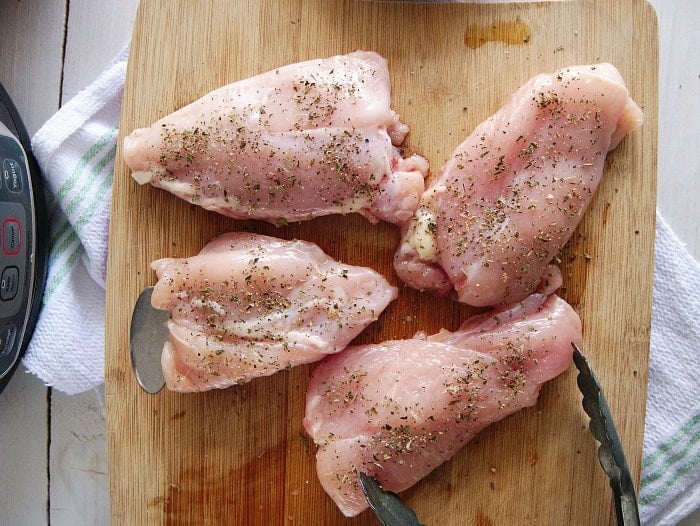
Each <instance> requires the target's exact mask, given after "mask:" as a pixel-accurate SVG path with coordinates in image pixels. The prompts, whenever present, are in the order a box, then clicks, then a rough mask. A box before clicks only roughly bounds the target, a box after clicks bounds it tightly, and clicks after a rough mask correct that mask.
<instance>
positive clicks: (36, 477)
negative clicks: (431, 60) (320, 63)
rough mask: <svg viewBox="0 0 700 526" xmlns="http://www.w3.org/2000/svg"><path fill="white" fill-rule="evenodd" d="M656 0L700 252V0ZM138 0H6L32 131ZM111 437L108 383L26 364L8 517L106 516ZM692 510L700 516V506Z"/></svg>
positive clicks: (114, 40) (6, 417)
mask: <svg viewBox="0 0 700 526" xmlns="http://www.w3.org/2000/svg"><path fill="white" fill-rule="evenodd" d="M611 1H612V0H611ZM651 3H652V4H653V5H654V6H655V7H656V9H657V12H658V16H659V30H660V51H661V52H660V56H661V64H660V103H659V110H660V119H659V122H660V130H659V184H658V208H659V210H660V211H661V213H662V215H663V216H664V217H665V218H666V220H667V221H668V223H669V224H670V225H671V227H672V228H673V229H674V230H675V231H676V233H677V234H678V236H679V237H680V238H681V239H682V240H683V241H684V242H685V243H686V244H687V245H688V246H689V248H690V251H691V253H692V254H693V255H694V256H695V257H696V259H700V211H698V205H699V204H700V199H699V197H700V53H699V52H698V50H700V24H699V23H698V20H700V1H698V0H652V1H651ZM137 5H138V0H114V1H107V0H99V1H95V0H70V1H69V0H0V82H2V84H3V85H4V86H5V88H6V89H7V91H8V92H9V93H10V95H11V96H12V97H13V99H14V101H15V104H16V105H17V106H18V108H19V111H20V113H21V115H22V117H23V119H24V121H25V124H26V126H27V128H28V131H29V133H30V135H32V134H34V132H36V131H37V130H38V129H39V127H40V126H41V125H42V124H43V123H44V122H45V121H46V120H47V119H48V118H49V117H50V116H51V115H52V114H53V113H54V112H56V110H57V109H58V108H59V107H60V106H61V104H63V103H65V102H67V101H68V100H70V99H71V98H72V97H73V96H74V95H75V94H76V93H78V92H79V91H80V90H81V89H82V88H83V87H85V86H87V85H88V84H89V83H90V82H92V81H93V80H94V79H95V78H96V77H97V75H98V74H99V73H100V72H101V71H102V70H103V69H104V68H105V67H106V66H107V64H108V63H109V61H110V60H111V58H112V57H113V56H114V55H116V54H117V52H118V51H119V50H120V49H121V48H122V46H124V45H125V44H126V43H127V42H128V40H129V36H130V33H131V28H132V25H133V21H134V17H135V13H136V8H137ZM105 438H106V437H105V413H104V396H103V390H102V389H96V390H94V391H90V392H87V393H83V394H81V395H76V396H66V395H63V394H62V393H60V392H57V391H53V390H51V389H48V388H46V387H44V386H43V385H42V384H41V382H40V381H39V380H37V379H36V378H35V377H33V376H31V375H29V374H27V373H25V372H24V371H19V372H18V373H17V374H16V375H15V377H14V378H13V379H12V381H11V382H10V384H9V386H8V387H7V388H6V389H5V391H4V392H3V393H2V394H0V526H2V525H23V524H27V525H41V524H49V523H50V524H53V525H63V524H66V525H83V524H84V525H96V524H99V525H101V524H109V497H108V476H107V469H108V468H107V451H106V440H105ZM698 505H699V506H700V503H698ZM686 522H687V523H688V524H700V514H696V516H695V518H694V519H691V520H689V521H686Z"/></svg>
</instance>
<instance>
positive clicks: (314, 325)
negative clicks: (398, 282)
mask: <svg viewBox="0 0 700 526" xmlns="http://www.w3.org/2000/svg"><path fill="white" fill-rule="evenodd" d="M152 266H153V268H154V269H155V271H156V273H157V275H158V282H157V283H156V285H155V287H154V290H153V295H152V298H151V303H152V305H153V307H155V308H157V309H163V310H167V311H169V312H170V320H169V321H168V329H169V331H170V339H169V341H168V342H166V343H165V346H164V349H163V356H162V366H163V374H164V376H165V380H166V385H167V387H168V388H169V389H172V390H175V391H205V390H209V389H216V388H225V387H229V386H231V385H234V384H239V383H244V382H248V381H250V380H252V379H253V378H256V377H258V376H266V375H270V374H273V373H275V372H277V371H279V370H282V369H286V368H289V367H292V366H295V365H299V364H303V363H309V362H313V361H316V360H319V359H321V358H322V357H324V356H326V355H327V354H332V353H335V352H338V351H340V350H342V349H344V348H345V347H346V346H347V345H348V344H349V343H350V341H351V340H352V339H353V338H355V336H357V335H358V334H359V333H360V332H361V331H362V330H363V329H364V328H365V327H367V326H368V325H369V324H370V323H372V322H373V321H375V320H376V319H377V318H378V317H379V315H380V314H381V313H382V311H383V310H384V309H385V308H386V306H387V305H388V304H389V303H390V302H391V301H392V300H394V299H395V298H396V297H397V293H398V291H397V289H396V288H395V287H392V286H391V285H390V284H389V283H388V282H387V281H386V280H385V279H384V278H383V277H382V276H381V275H379V274H378V273H376V272H375V271H373V270H371V269H368V268H364V267H356V266H351V265H344V264H342V263H339V262H337V261H335V260H333V259H331V258H330V257H329V256H328V255H326V254H325V253H324V252H323V251H322V250H321V249H320V248H319V247H318V246H316V245H314V244H312V243H309V242H305V241H283V240H280V239H276V238H272V237H268V236H262V235H257V234H248V233H231V234H226V235H223V236H220V237H218V238H216V239H214V240H213V241H212V242H211V243H209V244H208V245H207V246H206V247H204V249H202V251H201V252H200V253H199V254H198V255H196V256H193V257H189V258H184V259H160V260H157V261H154V262H153V263H152Z"/></svg>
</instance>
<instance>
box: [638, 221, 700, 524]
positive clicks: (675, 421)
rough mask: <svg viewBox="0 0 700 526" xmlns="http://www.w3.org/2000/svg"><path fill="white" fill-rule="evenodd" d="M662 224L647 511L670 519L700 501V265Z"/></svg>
mask: <svg viewBox="0 0 700 526" xmlns="http://www.w3.org/2000/svg"><path fill="white" fill-rule="evenodd" d="M656 225H657V226H656V254H655V258H654V259H655V261H654V264H655V268H654V299H653V308H652V323H651V354H650V356H649V385H648V388H647V418H646V425H645V428H644V454H643V462H642V481H641V485H640V486H641V487H640V489H641V494H640V513H641V516H642V519H643V523H644V524H649V525H652V524H653V525H668V526H671V525H675V524H677V523H678V521H679V520H680V519H683V518H684V517H686V516H687V515H688V514H690V513H691V512H693V511H694V510H696V509H698V508H699V507H700V324H699V322H698V320H700V264H699V263H698V262H697V261H696V260H695V259H694V258H693V256H692V255H690V253H689V252H688V250H686V248H685V247H684V246H683V244H682V243H681V242H680V240H679V239H678V238H677V237H676V235H675V234H674V233H673V231H672V230H671V229H670V228H669V226H668V225H667V224H666V222H665V221H664V220H663V218H662V217H661V216H660V215H658V214H657V217H656Z"/></svg>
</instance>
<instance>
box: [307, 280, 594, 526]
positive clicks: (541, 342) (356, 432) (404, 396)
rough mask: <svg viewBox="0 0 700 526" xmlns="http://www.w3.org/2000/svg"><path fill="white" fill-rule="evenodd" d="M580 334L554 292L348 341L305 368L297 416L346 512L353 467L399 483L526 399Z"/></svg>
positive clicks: (352, 499) (556, 369)
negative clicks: (309, 370)
mask: <svg viewBox="0 0 700 526" xmlns="http://www.w3.org/2000/svg"><path fill="white" fill-rule="evenodd" d="M571 342H574V343H580V342H581V322H580V320H579V317H578V315H577V314H576V313H575V312H574V311H573V309H572V308H571V307H570V306H569V305H568V304H567V303H566V302H565V301H564V300H562V299H560V298H558V297H557V296H555V295H551V296H549V297H546V296H544V295H541V294H536V295H532V296H530V297H528V298H527V299H525V300H524V301H523V302H521V303H517V304H516V305H514V306H512V307H509V308H506V309H502V310H498V311H493V312H491V313H489V314H486V315H482V316H478V317H474V318H472V319H470V320H467V321H466V322H465V323H464V324H463V325H462V327H460V329H459V330H458V331H456V332H449V331H446V330H443V331H441V332H439V333H438V334H435V335H433V336H427V337H426V336H425V335H420V334H419V335H417V336H415V337H414V338H413V339H410V340H398V341H388V342H385V343H382V344H379V345H363V346H350V347H348V348H347V349H346V350H345V351H344V352H343V353H340V354H337V355H334V356H332V357H329V358H327V359H326V360H324V361H323V362H321V363H320V364H319V365H318V366H317V367H316V369H315V370H314V371H313V374H312V377H311V380H310V385H309V389H308V394H307V399H306V415H305V418H304V426H305V428H306V431H307V432H308V433H309V435H310V436H311V437H312V438H313V440H314V441H315V442H316V444H318V451H317V454H316V460H317V465H316V468H317V472H318V477H319V479H320V481H321V484H322V486H323V488H324V489H325V490H326V492H327V493H328V494H329V495H330V496H331V498H332V499H333V500H334V501H335V503H336V504H337V505H338V507H339V508H340V510H341V511H342V512H343V513H344V514H345V515H346V516H353V515H357V514H358V513H360V512H361V511H363V510H364V509H365V508H366V507H367V503H366V501H365V499H364V496H363V494H362V490H361V489H360V487H359V479H358V472H361V471H362V472H365V473H367V474H369V475H371V476H373V477H374V478H376V479H377V480H378V481H379V482H380V484H381V485H382V486H383V487H384V489H386V490H390V491H394V492H398V491H402V490H404V489H406V488H408V487H410V486H412V485H413V484H415V483H416V482H418V481H419V480H420V479H421V478H423V477H424V476H426V475H427V474H428V473H430V472H431V471H432V470H433V469H434V468H436V467H437V466H439V465H440V464H442V463H443V462H445V461H446V460H448V459H449V458H451V457H452V456H453V455H454V454H455V453H456V452H457V451H458V450H459V449H460V448H461V447H462V446H463V445H464V444H465V443H466V442H467V441H469V440H470V439H471V438H472V437H474V435H476V434H477V433H478V432H479V431H481V430H482V429H483V428H484V427H486V426H487V425H489V424H490V423H492V422H495V421H497V420H500V419H502V418H503V417H505V416H507V415H509V414H511V413H513V412H515V411H518V410H519V409H521V408H523V407H527V406H530V405H533V404H534V403H535V401H536V399H537V395H538V393H539V391H540V387H541V386H542V384H543V382H546V381H547V380H550V379H552V378H554V377H555V376H557V375H558V374H560V373H561V372H563V371H564V370H566V369H567V367H568V366H569V364H570V362H571V356H572V347H571Z"/></svg>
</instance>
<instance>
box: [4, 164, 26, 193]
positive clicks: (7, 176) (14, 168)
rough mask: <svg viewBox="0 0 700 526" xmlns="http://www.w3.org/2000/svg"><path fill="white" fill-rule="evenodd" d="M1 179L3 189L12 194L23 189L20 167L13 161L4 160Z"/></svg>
mask: <svg viewBox="0 0 700 526" xmlns="http://www.w3.org/2000/svg"><path fill="white" fill-rule="evenodd" d="M2 179H3V181H5V187H6V188H7V189H8V190H9V191H10V192H12V193H14V194H18V193H20V192H21V191H22V188H23V180H24V179H23V176H22V165H21V164H20V163H18V162H17V161H15V160H14V159H5V160H4V161H3V162H2Z"/></svg>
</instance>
